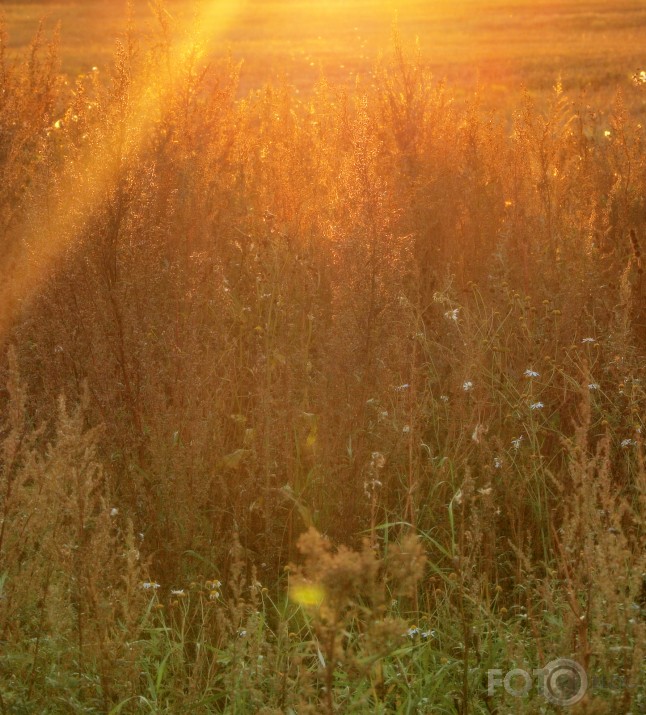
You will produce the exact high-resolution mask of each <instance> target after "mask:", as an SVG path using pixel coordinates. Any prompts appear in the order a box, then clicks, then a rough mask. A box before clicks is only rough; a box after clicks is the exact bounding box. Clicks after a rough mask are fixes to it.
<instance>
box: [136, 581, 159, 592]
mask: <svg viewBox="0 0 646 715" xmlns="http://www.w3.org/2000/svg"><path fill="white" fill-rule="evenodd" d="M141 587H142V588H143V589H144V591H150V590H151V589H152V590H153V591H156V590H157V589H158V588H161V587H160V585H159V584H158V583H157V582H156V581H144V582H143V583H142V584H141Z"/></svg>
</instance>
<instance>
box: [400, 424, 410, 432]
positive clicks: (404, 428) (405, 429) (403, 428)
mask: <svg viewBox="0 0 646 715" xmlns="http://www.w3.org/2000/svg"><path fill="white" fill-rule="evenodd" d="M402 432H403V434H409V433H410V426H409V425H404V426H403V427H402Z"/></svg>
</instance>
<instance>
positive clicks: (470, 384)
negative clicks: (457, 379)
mask: <svg viewBox="0 0 646 715" xmlns="http://www.w3.org/2000/svg"><path fill="white" fill-rule="evenodd" d="M462 389H463V390H464V391H465V392H469V391H470V390H473V382H471V380H465V381H464V382H463V383H462Z"/></svg>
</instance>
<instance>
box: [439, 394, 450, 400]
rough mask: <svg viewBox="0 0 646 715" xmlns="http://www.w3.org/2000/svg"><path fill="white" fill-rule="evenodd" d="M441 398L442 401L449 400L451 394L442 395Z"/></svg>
mask: <svg viewBox="0 0 646 715" xmlns="http://www.w3.org/2000/svg"><path fill="white" fill-rule="evenodd" d="M440 400H442V402H448V401H449V396H448V395H440Z"/></svg>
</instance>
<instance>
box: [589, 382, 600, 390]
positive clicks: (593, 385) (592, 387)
mask: <svg viewBox="0 0 646 715" xmlns="http://www.w3.org/2000/svg"><path fill="white" fill-rule="evenodd" d="M598 389H599V383H598V382H591V383H590V384H589V385H588V390H591V391H594V390H598Z"/></svg>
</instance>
